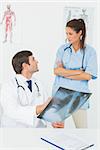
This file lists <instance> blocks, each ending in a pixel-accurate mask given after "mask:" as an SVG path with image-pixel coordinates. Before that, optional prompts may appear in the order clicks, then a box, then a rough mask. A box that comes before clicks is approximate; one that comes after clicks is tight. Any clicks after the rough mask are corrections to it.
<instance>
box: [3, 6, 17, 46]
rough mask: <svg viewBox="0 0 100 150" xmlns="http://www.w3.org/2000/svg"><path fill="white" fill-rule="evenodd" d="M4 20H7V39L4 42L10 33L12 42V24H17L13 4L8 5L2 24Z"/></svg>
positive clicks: (5, 40)
mask: <svg viewBox="0 0 100 150" xmlns="http://www.w3.org/2000/svg"><path fill="white" fill-rule="evenodd" d="M3 21H5V39H4V41H3V42H4V43H5V42H7V37H8V34H9V35H10V42H12V26H13V25H15V24H16V16H15V13H14V12H13V11H12V10H11V5H7V10H6V11H5V12H4V15H3V18H2V21H1V24H3ZM13 21H14V24H13Z"/></svg>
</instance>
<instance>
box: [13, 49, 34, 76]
mask: <svg viewBox="0 0 100 150" xmlns="http://www.w3.org/2000/svg"><path fill="white" fill-rule="evenodd" d="M29 56H32V52H31V51H28V50H24V51H20V52H18V53H16V54H15V55H14V57H13V58H12V66H13V69H14V71H15V72H16V74H21V72H22V70H23V67H22V64H23V63H26V64H29Z"/></svg>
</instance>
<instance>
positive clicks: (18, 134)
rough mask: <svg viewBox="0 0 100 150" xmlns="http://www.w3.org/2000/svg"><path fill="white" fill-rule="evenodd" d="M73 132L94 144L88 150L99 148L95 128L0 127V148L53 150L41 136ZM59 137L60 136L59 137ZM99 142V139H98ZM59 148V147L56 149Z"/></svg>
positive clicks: (6, 149)
mask: <svg viewBox="0 0 100 150" xmlns="http://www.w3.org/2000/svg"><path fill="white" fill-rule="evenodd" d="M65 133H66V135H69V134H74V135H76V136H78V137H81V138H82V139H84V140H85V141H88V143H94V144H95V146H93V147H92V148H90V149H89V150H99V148H98V147H99V145H98V143H97V134H98V135H99V133H100V130H98V131H97V130H96V129H68V130H67V129H23V128H20V129H18V128H16V129H14V128H13V129H0V150H55V149H54V147H52V146H51V145H49V144H48V143H45V142H43V141H42V140H41V139H40V138H41V137H42V136H48V137H49V136H50V135H51V134H52V135H53V136H57V134H58V135H59V134H60V135H62V136H63V134H65ZM60 138H61V137H60ZM98 142H99V141H98ZM58 150H59V149H58Z"/></svg>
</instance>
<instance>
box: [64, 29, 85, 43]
mask: <svg viewBox="0 0 100 150" xmlns="http://www.w3.org/2000/svg"><path fill="white" fill-rule="evenodd" d="M81 32H82V31H79V32H78V33H77V32H76V31H75V30H74V29H72V28H70V27H66V36H67V39H68V41H69V42H70V43H71V44H74V43H77V42H80V36H81V34H82V33H81Z"/></svg>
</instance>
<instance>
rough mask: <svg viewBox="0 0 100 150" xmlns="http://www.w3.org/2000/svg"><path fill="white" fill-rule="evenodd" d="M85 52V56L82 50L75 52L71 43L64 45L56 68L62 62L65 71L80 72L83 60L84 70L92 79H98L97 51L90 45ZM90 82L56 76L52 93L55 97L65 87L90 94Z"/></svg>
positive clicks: (58, 53) (60, 50)
mask: <svg viewBox="0 0 100 150" xmlns="http://www.w3.org/2000/svg"><path fill="white" fill-rule="evenodd" d="M84 50H85V53H84V54H83V50H82V49H79V50H78V51H77V52H75V51H74V49H73V47H72V46H71V45H70V44H69V43H66V44H64V45H62V46H61V47H60V48H59V49H58V51H57V55H56V61H55V65H54V68H56V67H57V63H60V62H61V63H62V64H63V66H64V68H65V69H68V70H69V69H72V70H79V69H81V67H82V60H83V68H84V69H85V72H86V73H89V74H91V75H92V79H96V78H97V56H96V51H95V50H94V48H93V47H91V46H89V45H86V47H85V49H84ZM83 55H84V59H83ZM88 82H89V81H88V80H73V79H67V78H64V77H61V76H56V77H55V81H54V85H53V91H52V92H53V95H54V94H55V92H56V91H57V90H58V89H59V87H64V88H66V89H72V90H75V91H80V92H85V93H89V92H90V90H89V88H88ZM84 106H85V105H84ZM86 107H88V106H86Z"/></svg>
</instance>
